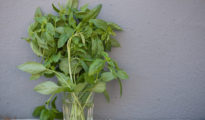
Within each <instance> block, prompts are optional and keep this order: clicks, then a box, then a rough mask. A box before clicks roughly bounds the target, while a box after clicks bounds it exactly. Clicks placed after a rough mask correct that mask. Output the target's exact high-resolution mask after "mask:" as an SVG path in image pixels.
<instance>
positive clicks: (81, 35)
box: [80, 33, 85, 45]
mask: <svg viewBox="0 0 205 120" xmlns="http://www.w3.org/2000/svg"><path fill="white" fill-rule="evenodd" d="M80 37H81V39H82V42H83V44H84V45H85V36H84V35H83V34H82V33H80Z"/></svg>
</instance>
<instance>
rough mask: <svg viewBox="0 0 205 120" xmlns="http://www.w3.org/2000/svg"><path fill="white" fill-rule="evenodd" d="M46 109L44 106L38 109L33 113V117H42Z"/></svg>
mask: <svg viewBox="0 0 205 120" xmlns="http://www.w3.org/2000/svg"><path fill="white" fill-rule="evenodd" d="M44 109H45V106H44V105H42V106H38V107H36V108H35V109H34V111H33V113H32V115H33V117H40V114H41V111H42V110H44Z"/></svg>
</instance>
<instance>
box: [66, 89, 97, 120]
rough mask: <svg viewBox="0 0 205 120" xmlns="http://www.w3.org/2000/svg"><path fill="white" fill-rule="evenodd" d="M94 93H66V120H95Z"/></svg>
mask: <svg viewBox="0 0 205 120" xmlns="http://www.w3.org/2000/svg"><path fill="white" fill-rule="evenodd" d="M93 97H94V93H93V92H64V93H63V119H64V120H93V108H94V102H93Z"/></svg>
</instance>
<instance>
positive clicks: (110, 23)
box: [108, 22, 122, 31]
mask: <svg viewBox="0 0 205 120" xmlns="http://www.w3.org/2000/svg"><path fill="white" fill-rule="evenodd" d="M108 25H109V26H110V27H111V28H112V29H114V30H119V31H122V28H121V27H120V26H119V25H117V24H115V23H113V22H108Z"/></svg>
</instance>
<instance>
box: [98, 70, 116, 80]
mask: <svg viewBox="0 0 205 120" xmlns="http://www.w3.org/2000/svg"><path fill="white" fill-rule="evenodd" d="M101 79H102V80H103V81H105V82H109V81H111V80H113V79H115V76H114V75H113V74H112V72H104V73H102V74H101Z"/></svg>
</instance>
